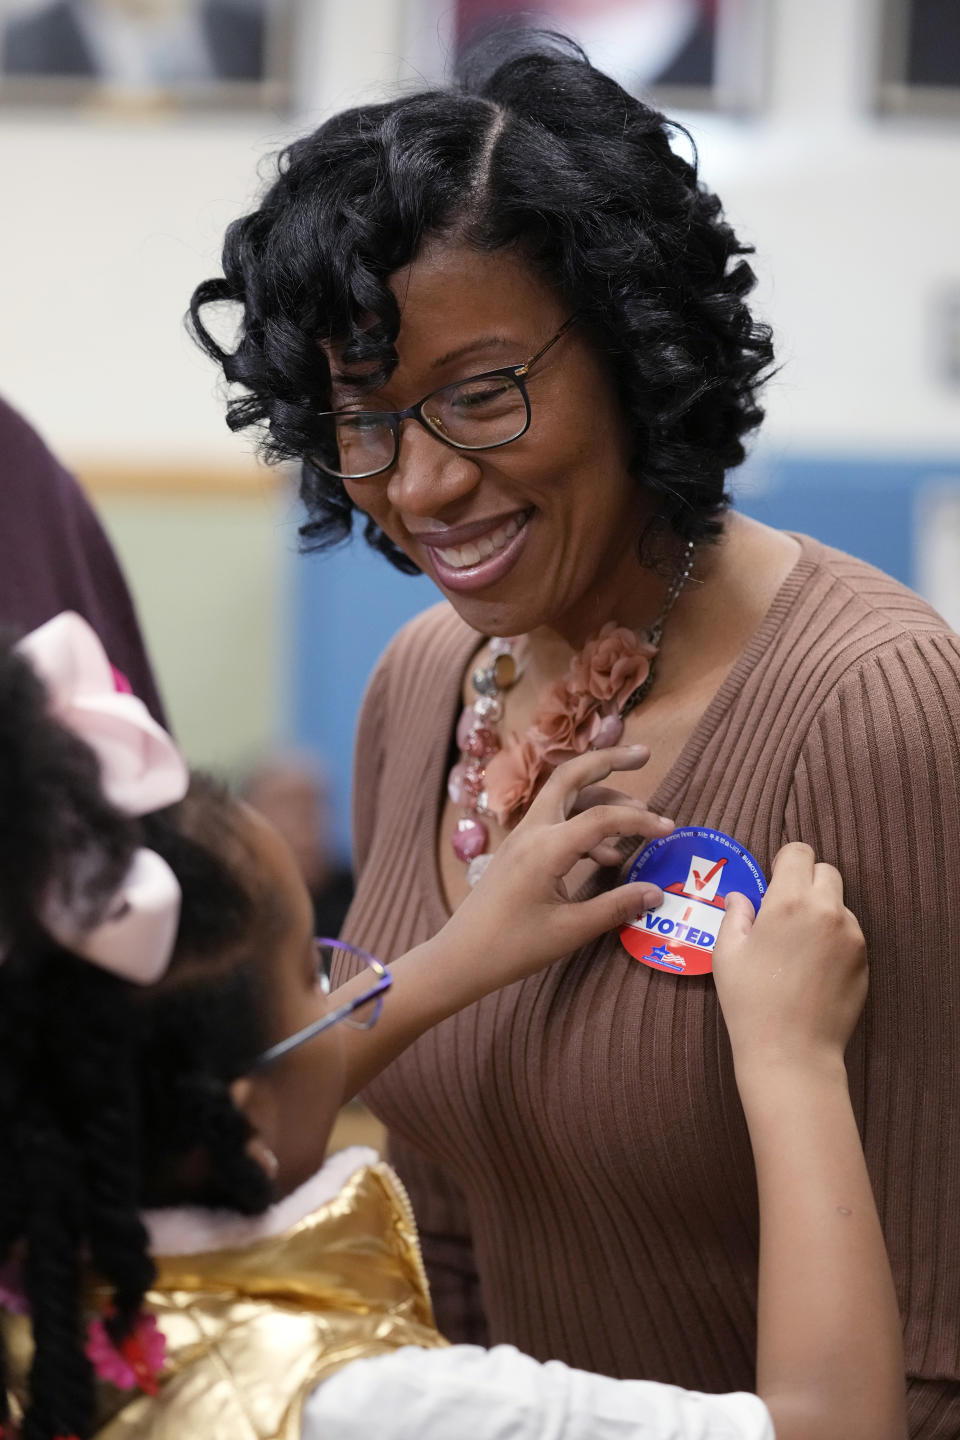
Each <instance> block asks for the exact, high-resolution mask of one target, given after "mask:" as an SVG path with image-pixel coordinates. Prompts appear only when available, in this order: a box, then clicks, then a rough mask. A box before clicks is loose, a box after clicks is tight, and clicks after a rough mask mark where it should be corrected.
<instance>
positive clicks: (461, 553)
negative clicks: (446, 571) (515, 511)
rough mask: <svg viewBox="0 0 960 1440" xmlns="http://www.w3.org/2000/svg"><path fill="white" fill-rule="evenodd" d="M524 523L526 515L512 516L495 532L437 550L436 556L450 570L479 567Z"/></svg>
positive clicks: (516, 532)
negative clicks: (471, 566) (447, 548)
mask: <svg viewBox="0 0 960 1440" xmlns="http://www.w3.org/2000/svg"><path fill="white" fill-rule="evenodd" d="M526 523H527V517H526V515H513V516H511V518H510V519H509V520H507V521H505V522H504V524H503V525H498V526H497V528H496V530H491V532H490V534H489V535H482V536H481V537H480V539H479V540H469V541H468V542H467V544H466V545H453V546H451V547H450V549H449V550H440V549H439V548H438V549H437V554H438V555H439V556H440V559H441V560H442V561H443V563H444V565H449V566H450V569H451V570H466V569H467V568H468V567H469V566H470V565H479V564H480V561H481V560H489V559H490V556H491V555H496V553H497V551H498V550H502V549H503V548H504V546H505V545H507V544H508V543H509V542H510V541H511V540H512V539H513V537H514V535H516V534H518V533H519V531H521V530H522V529H523V527H524V525H526Z"/></svg>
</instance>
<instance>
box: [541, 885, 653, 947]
mask: <svg viewBox="0 0 960 1440" xmlns="http://www.w3.org/2000/svg"><path fill="white" fill-rule="evenodd" d="M662 902H663V891H662V890H661V889H660V887H659V885H651V884H650V882H649V881H647V880H634V881H633V882H632V883H631V884H629V885H617V886H616V887H615V888H614V889H613V890H605V891H604V892H603V893H602V894H601V895H593V896H591V898H590V899H589V900H580V901H578V902H577V903H576V904H574V905H568V906H566V907H565V915H566V916H567V917H569V919H568V924H569V926H570V929H571V931H572V932H573V933H572V934H571V936H570V937H569V944H570V946H571V948H573V947H574V946H576V945H581V944H585V943H586V941H587V940H592V939H594V938H595V937H596V936H597V935H603V934H605V933H606V932H607V931H608V930H619V929H620V926H621V925H626V923H627V922H628V921H629V920H636V918H637V916H638V915H642V914H643V912H644V911H645V910H653V909H655V908H656V907H657V906H658V905H660V904H662ZM580 937H582V938H580Z"/></svg>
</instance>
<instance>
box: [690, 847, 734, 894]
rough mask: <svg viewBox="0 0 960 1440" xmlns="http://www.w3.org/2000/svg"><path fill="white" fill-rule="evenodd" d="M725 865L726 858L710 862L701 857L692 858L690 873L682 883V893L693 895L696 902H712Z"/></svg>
mask: <svg viewBox="0 0 960 1440" xmlns="http://www.w3.org/2000/svg"><path fill="white" fill-rule="evenodd" d="M726 863H727V861H726V857H721V858H720V859H719V860H713V861H711V860H709V859H704V857H703V856H702V855H694V856H692V857H691V860H690V873H689V874H688V875H687V878H686V881H685V882H684V886H683V893H684V894H685V895H693V896H695V897H696V898H697V899H698V900H712V899H713V898H714V897H715V895H716V893H717V886H718V885H719V884H720V876H721V873H722V871H723V867H724V865H726Z"/></svg>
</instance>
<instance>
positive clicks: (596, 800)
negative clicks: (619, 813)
mask: <svg viewBox="0 0 960 1440" xmlns="http://www.w3.org/2000/svg"><path fill="white" fill-rule="evenodd" d="M594 805H635V806H636V807H637V809H638V810H647V809H649V808H650V807H649V806H648V804H647V802H646V800H639V799H637V798H636V797H635V796H633V795H625V794H624V793H623V791H622V790H615V789H614V788H613V786H612V785H585V786H584V787H583V789H582V790H581V791H580V793H579V795H577V797H576V799H575V800H574V802H573V805H572V806H571V809H570V814H571V815H579V814H580V812H581V810H590V809H592V808H593V806H594Z"/></svg>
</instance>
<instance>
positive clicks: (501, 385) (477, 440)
mask: <svg viewBox="0 0 960 1440" xmlns="http://www.w3.org/2000/svg"><path fill="white" fill-rule="evenodd" d="M577 318H578V317H577V316H576V315H571V317H570V319H569V320H567V321H565V322H564V324H563V325H561V326H560V329H559V330H558V331H557V333H556V335H553V336H551V338H550V339H549V340H548V341H547V343H546V344H545V345H541V347H540V349H539V350H538V351H537V352H536V354H535V355H531V356H530V359H529V360H524V362H523V364H522V365H504V366H501V368H500V369H499V370H484V371H483V373H482V374H480V375H470V376H468V378H467V379H466V380H456V381H454V383H453V384H452V385H442V386H441V387H440V389H439V390H433V391H431V393H430V394H429V395H426V396H424V398H423V399H422V400H420V401H418V403H417V404H416V405H410V406H408V407H407V409H406V410H325V411H322V412H321V413H320V414H319V415H318V416H317V417H316V418H317V420H318V421H319V422H320V423H321V425H322V426H323V429H324V431H325V435H324V441H323V449H322V450H321V451H318V452H315V453H314V454H312V455H310V456H309V460H310V463H311V464H312V465H315V466H316V468H317V469H318V470H323V471H325V472H326V474H328V475H335V476H336V477H337V479H339V480H369V479H370V478H371V476H373V475H382V474H383V472H384V471H385V470H389V469H390V467H391V466H392V465H393V464H394V463H395V461H396V458H397V450H398V447H399V444H400V426H401V424H402V423H403V421H404V420H416V421H417V423H418V424H420V425H422V426H423V428H424V429H425V430H428V431H429V432H430V434H431V435H433V436H435V437H436V439H438V440H442V441H443V443H444V444H445V445H450V446H452V448H453V449H454V450H496V449H498V448H499V446H501V445H509V444H510V442H511V441H512V440H519V439H520V436H521V435H525V434H526V432H527V430H529V428H530V396H529V395H528V393H527V386H526V377H527V375H529V373H530V371H531V369H532V368H533V366H534V365H536V363H537V361H538V360H542V359H543V357H544V355H546V353H547V351H548V350H549V349H551V348H552V346H554V345H556V343H557V341H558V340H559V339H560V337H561V335H565V334H566V332H567V331H568V330H569V329H570V326H571V325H572V324H573V323H574V321H575V320H576V319H577Z"/></svg>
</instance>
